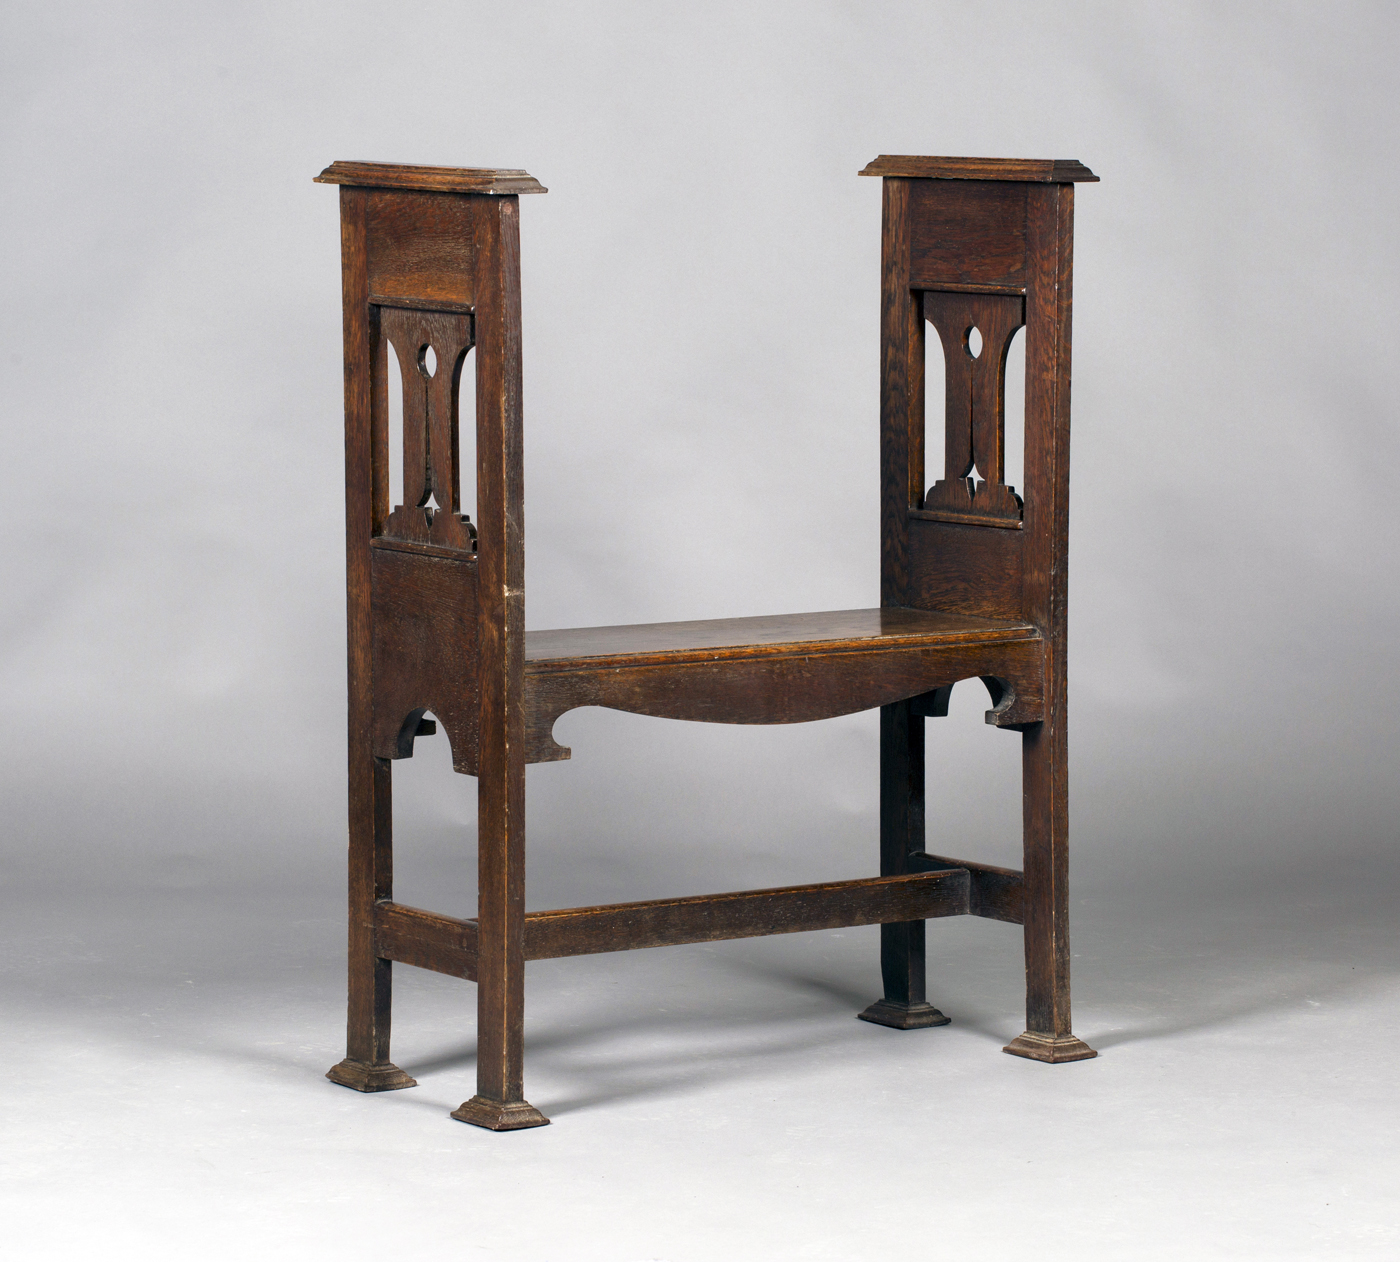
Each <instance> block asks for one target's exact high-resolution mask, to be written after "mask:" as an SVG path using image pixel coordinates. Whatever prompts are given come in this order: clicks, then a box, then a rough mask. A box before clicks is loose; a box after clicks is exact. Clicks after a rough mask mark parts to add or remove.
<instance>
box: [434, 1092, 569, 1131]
mask: <svg viewBox="0 0 1400 1262" xmlns="http://www.w3.org/2000/svg"><path fill="white" fill-rule="evenodd" d="M449 1116H450V1117H455V1118H456V1119H457V1120H458V1121H459V1122H470V1123H471V1124H472V1125H473V1126H484V1127H486V1129H487V1130H489V1131H522V1130H524V1129H525V1128H526V1127H527V1126H548V1125H549V1118H547V1117H545V1115H544V1114H543V1113H541V1112H540V1111H539V1109H537V1108H535V1106H534V1105H533V1104H527V1103H526V1102H525V1101H524V1100H516V1101H515V1102H514V1103H513V1104H502V1103H501V1102H500V1101H499V1100H483V1099H482V1098H481V1097H480V1096H479V1095H474V1096H472V1098H471V1099H470V1100H468V1101H467V1102H466V1103H465V1104H463V1105H462V1106H461V1107H460V1108H456V1109H453V1110H452V1112H451V1113H450V1114H449Z"/></svg>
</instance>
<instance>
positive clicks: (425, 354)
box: [418, 343, 980, 378]
mask: <svg viewBox="0 0 1400 1262" xmlns="http://www.w3.org/2000/svg"><path fill="white" fill-rule="evenodd" d="M979 345H980V343H979ZM418 371H419V372H421V373H422V374H423V376H425V377H429V378H431V377H432V375H433V374H434V373H435V372H437V352H436V351H435V350H433V348H432V347H431V346H420V347H419V348H418Z"/></svg>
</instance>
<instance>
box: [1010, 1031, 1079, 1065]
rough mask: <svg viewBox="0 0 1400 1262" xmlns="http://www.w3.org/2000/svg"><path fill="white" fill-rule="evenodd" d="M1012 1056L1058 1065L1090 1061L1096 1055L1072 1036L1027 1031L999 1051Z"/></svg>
mask: <svg viewBox="0 0 1400 1262" xmlns="http://www.w3.org/2000/svg"><path fill="white" fill-rule="evenodd" d="M1001 1050H1002V1051H1003V1052H1010V1053H1011V1055H1012V1056H1024V1057H1026V1059H1027V1060H1043V1061H1045V1063H1046V1064H1048V1065H1059V1064H1063V1063H1064V1062H1065V1061H1070V1060H1090V1059H1092V1058H1093V1057H1095V1056H1097V1055H1098V1052H1096V1051H1094V1049H1093V1048H1092V1047H1090V1046H1089V1044H1087V1043H1086V1042H1085V1041H1084V1040H1083V1039H1077V1038H1075V1037H1074V1035H1073V1034H1061V1035H1059V1036H1058V1037H1057V1036H1056V1035H1053V1034H1032V1033H1031V1031H1029V1030H1027V1031H1026V1032H1025V1033H1024V1034H1022V1035H1019V1036H1018V1037H1016V1038H1014V1039H1012V1040H1011V1042H1009V1043H1008V1044H1007V1045H1006V1046H1005V1047H1003V1048H1002V1049H1001Z"/></svg>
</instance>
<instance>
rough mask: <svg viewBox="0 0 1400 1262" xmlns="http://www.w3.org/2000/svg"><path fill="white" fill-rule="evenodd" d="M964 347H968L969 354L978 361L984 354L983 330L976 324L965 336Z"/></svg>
mask: <svg viewBox="0 0 1400 1262" xmlns="http://www.w3.org/2000/svg"><path fill="white" fill-rule="evenodd" d="M963 345H964V346H966V347H967V353H968V354H969V355H971V356H972V358H973V359H976V358H977V357H978V356H980V355H981V354H982V330H981V329H979V328H978V327H977V326H976V325H975V324H974V325H973V326H972V327H971V328H970V329H968V331H967V332H966V333H964V334H963Z"/></svg>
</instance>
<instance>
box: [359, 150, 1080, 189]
mask: <svg viewBox="0 0 1400 1262" xmlns="http://www.w3.org/2000/svg"><path fill="white" fill-rule="evenodd" d="M337 165H339V164H337ZM860 174H861V175H880V176H912V177H914V178H916V179H924V180H1013V181H1030V182H1033V183H1037V184H1075V183H1083V182H1093V183H1098V179H1099V177H1098V176H1097V175H1095V174H1094V173H1093V172H1092V171H1091V170H1089V168H1088V167H1086V166H1085V165H1084V164H1083V163H1082V162H1079V161H1077V160H1076V159H1074V158H1054V159H1043V158H1042V159H1035V158H1031V159H1026V158H922V157H917V156H914V155H904V156H900V155H897V154H885V153H882V154H881V155H880V156H879V157H878V158H876V159H874V160H873V161H871V162H868V163H866V166H865V169H864V170H863V171H861V172H860Z"/></svg>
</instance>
